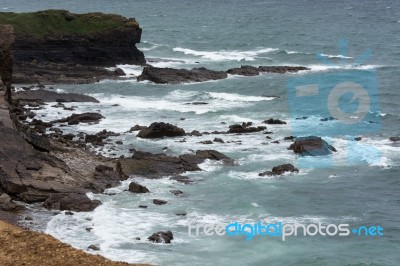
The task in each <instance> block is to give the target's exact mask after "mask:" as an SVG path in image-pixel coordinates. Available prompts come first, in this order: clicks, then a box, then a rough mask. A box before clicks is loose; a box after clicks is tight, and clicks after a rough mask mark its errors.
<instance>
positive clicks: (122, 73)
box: [114, 68, 126, 76]
mask: <svg viewBox="0 0 400 266" xmlns="http://www.w3.org/2000/svg"><path fill="white" fill-rule="evenodd" d="M114 73H115V75H117V76H126V74H125V72H124V71H123V70H122V69H120V68H117V69H115V70H114Z"/></svg>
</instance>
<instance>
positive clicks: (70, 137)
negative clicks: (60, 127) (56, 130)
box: [62, 133, 75, 140]
mask: <svg viewBox="0 0 400 266" xmlns="http://www.w3.org/2000/svg"><path fill="white" fill-rule="evenodd" d="M62 137H63V138H64V139H66V140H73V139H74V137H75V135H74V134H72V133H68V134H65V135H62Z"/></svg>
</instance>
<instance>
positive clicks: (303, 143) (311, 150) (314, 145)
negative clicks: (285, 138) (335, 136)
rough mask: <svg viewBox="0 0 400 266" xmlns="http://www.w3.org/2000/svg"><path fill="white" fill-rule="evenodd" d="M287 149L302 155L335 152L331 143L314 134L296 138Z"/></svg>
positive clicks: (321, 154)
mask: <svg viewBox="0 0 400 266" xmlns="http://www.w3.org/2000/svg"><path fill="white" fill-rule="evenodd" d="M289 149H290V150H293V151H294V153H298V154H300V155H302V156H307V155H309V156H323V155H329V154H331V153H332V151H333V152H336V149H335V148H334V147H333V146H332V145H330V144H328V143H327V142H326V141H324V140H323V139H321V138H320V137H316V136H308V137H301V138H297V139H296V140H295V142H294V143H293V144H292V145H290V147H289Z"/></svg>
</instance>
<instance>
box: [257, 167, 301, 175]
mask: <svg viewBox="0 0 400 266" xmlns="http://www.w3.org/2000/svg"><path fill="white" fill-rule="evenodd" d="M285 172H299V169H297V168H295V167H294V166H293V165H292V164H282V165H278V166H275V167H273V168H272V171H267V172H263V173H259V174H258V175H259V176H266V175H269V176H271V175H281V174H283V173H285Z"/></svg>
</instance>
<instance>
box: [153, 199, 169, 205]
mask: <svg viewBox="0 0 400 266" xmlns="http://www.w3.org/2000/svg"><path fill="white" fill-rule="evenodd" d="M167 203H168V201H166V200H160V199H153V204H155V205H165V204H167Z"/></svg>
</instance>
